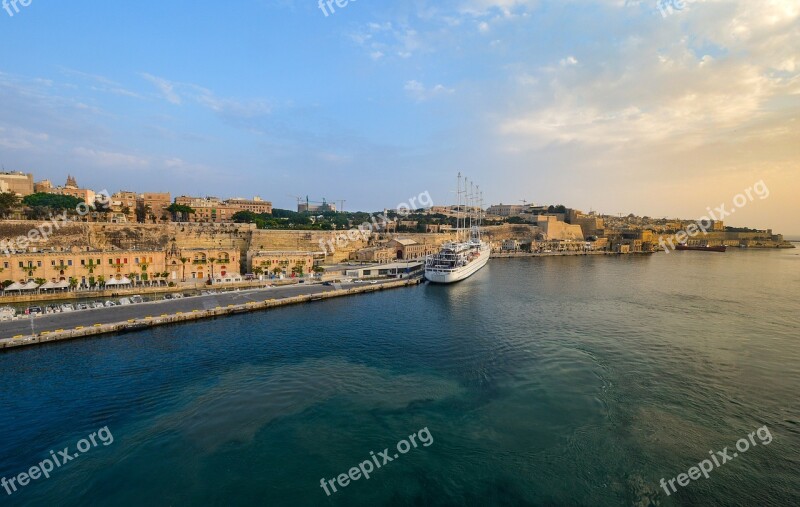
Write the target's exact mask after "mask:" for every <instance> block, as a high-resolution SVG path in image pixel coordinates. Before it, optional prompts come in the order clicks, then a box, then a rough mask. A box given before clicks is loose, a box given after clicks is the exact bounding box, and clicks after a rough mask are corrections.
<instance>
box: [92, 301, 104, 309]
mask: <svg viewBox="0 0 800 507" xmlns="http://www.w3.org/2000/svg"><path fill="white" fill-rule="evenodd" d="M92 308H104V305H103V302H102V301H95V302H94V303H92Z"/></svg>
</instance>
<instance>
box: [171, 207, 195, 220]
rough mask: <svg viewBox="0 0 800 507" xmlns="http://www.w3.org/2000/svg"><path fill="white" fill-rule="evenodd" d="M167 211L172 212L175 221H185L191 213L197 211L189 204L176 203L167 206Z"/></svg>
mask: <svg viewBox="0 0 800 507" xmlns="http://www.w3.org/2000/svg"><path fill="white" fill-rule="evenodd" d="M167 211H169V212H170V213H172V219H173V220H174V221H175V222H185V221H186V220H187V219H188V218H189V215H190V214H192V213H195V211H194V209H192V208H190V207H189V206H184V205H183V204H175V203H172V204H170V205H169V207H168V208H167Z"/></svg>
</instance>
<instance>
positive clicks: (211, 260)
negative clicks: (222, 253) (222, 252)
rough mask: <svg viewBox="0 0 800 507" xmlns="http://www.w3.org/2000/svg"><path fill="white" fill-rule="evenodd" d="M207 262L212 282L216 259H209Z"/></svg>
mask: <svg viewBox="0 0 800 507" xmlns="http://www.w3.org/2000/svg"><path fill="white" fill-rule="evenodd" d="M208 262H210V263H211V279H212V280H213V279H214V263H215V262H217V258H216V257H209V258H208Z"/></svg>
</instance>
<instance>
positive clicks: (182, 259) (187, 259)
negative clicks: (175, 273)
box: [181, 257, 189, 282]
mask: <svg viewBox="0 0 800 507" xmlns="http://www.w3.org/2000/svg"><path fill="white" fill-rule="evenodd" d="M187 262H189V258H188V257H181V264H183V279H182V280H181V281H182V282H185V281H186V263H187Z"/></svg>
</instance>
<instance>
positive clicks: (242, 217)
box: [231, 210, 258, 224]
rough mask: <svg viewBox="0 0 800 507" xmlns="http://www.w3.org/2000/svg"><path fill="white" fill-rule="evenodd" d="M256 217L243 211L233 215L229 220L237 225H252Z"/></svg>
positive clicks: (249, 212)
mask: <svg viewBox="0 0 800 507" xmlns="http://www.w3.org/2000/svg"><path fill="white" fill-rule="evenodd" d="M257 217H258V215H256V214H255V213H253V212H252V211H247V210H245V211H237V212H236V213H234V214H233V216H232V217H231V218H232V219H233V221H234V222H236V223H237V224H252V223H255V221H256V218H257Z"/></svg>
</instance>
